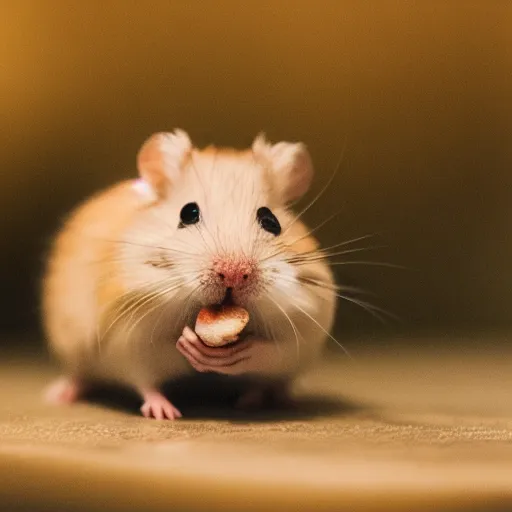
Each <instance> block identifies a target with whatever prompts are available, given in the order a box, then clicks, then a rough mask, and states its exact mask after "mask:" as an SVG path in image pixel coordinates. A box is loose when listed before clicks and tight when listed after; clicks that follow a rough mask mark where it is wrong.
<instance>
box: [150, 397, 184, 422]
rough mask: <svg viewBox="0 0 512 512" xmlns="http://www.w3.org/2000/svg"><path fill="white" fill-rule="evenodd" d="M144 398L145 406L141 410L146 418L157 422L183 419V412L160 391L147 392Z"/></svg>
mask: <svg viewBox="0 0 512 512" xmlns="http://www.w3.org/2000/svg"><path fill="white" fill-rule="evenodd" d="M143 396H144V404H143V405H142V407H141V408H140V410H141V412H142V414H143V415H144V417H146V418H155V419H157V420H165V419H168V420H175V419H176V418H181V412H180V411H179V410H178V409H176V407H174V405H172V404H171V402H169V400H167V398H165V396H163V395H162V394H161V393H159V392H158V391H147V392H145V393H143Z"/></svg>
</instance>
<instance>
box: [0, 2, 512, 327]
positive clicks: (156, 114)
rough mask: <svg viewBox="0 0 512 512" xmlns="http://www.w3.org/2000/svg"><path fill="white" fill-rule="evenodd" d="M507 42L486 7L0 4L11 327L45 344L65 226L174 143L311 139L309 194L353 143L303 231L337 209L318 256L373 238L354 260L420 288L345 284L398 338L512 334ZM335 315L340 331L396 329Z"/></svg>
mask: <svg viewBox="0 0 512 512" xmlns="http://www.w3.org/2000/svg"><path fill="white" fill-rule="evenodd" d="M511 27H512V3H510V2H507V1H492V0H480V1H462V0H461V1H442V2H441V1H434V0H425V1H423V2H419V1H418V2H406V1H387V0H386V1H385V0H376V1H363V0H353V1H342V0H332V1H328V0H315V1H312V0H311V1H297V0H293V1H292V0H290V1H285V0H274V1H262V0H258V1H247V0H244V1H243V2H242V1H235V0H223V1H218V2H215V1H210V0H196V1H187V2H186V1H181V0H174V1H171V0H169V1H161V2H157V1H148V2H145V1H144V2H143V1H140V2H135V1H129V0H118V1H99V0H97V1H95V0H93V1H90V2H67V1H57V0H53V1H52V0H49V1H46V2H42V1H39V0H34V1H17V2H2V6H1V7H0V72H1V75H0V76H1V80H0V119H1V125H0V126H1V128H2V135H1V144H0V169H1V172H0V214H1V216H2V219H3V222H2V223H1V225H0V239H1V241H2V251H1V253H0V254H1V257H0V282H1V283H2V289H1V291H2V295H1V297H2V298H1V311H2V313H1V327H3V328H5V329H16V330H18V329H21V330H23V329H27V328H36V327H37V308H38V305H37V295H36V292H37V286H38V277H39V273H40V268H41V265H40V262H41V257H42V253H43V250H44V248H45V246H46V243H47V240H48V237H49V235H50V234H51V233H52V232H53V231H54V230H55V229H56V227H57V223H58V219H59V218H60V217H61V216H62V215H63V214H64V213H65V212H66V211H67V210H68V209H69V208H71V207H72V206H73V205H74V204H75V203H76V202H77V201H79V200H81V199H82V198H84V197H85V196H87V195H88V194H89V193H91V192H92V191H94V190H96V189H98V188H99V187H102V186H105V185H108V184H110V183H112V182H114V181H116V180H118V179H122V178H125V177H127V176H131V175H133V174H134V172H135V168H134V160H135V154H136V151H137V150H138V147H139V145H140V144H141V143H142V141H143V140H144V139H145V138H146V137H147V136H148V135H149V134H150V133H152V132H154V131H157V130H165V129H172V128H173V127H176V126H179V127H182V128H184V129H186V130H187V131H189V133H190V134H191V136H192V138H193V139H194V140H195V141H196V142H197V143H198V144H200V145H203V144H207V143H210V142H214V143H217V144H231V145H235V146H240V147H241V146H245V145H247V144H249V143H250V142H251V140H252V138H253V136H254V135H255V134H256V133H257V132H258V131H260V130H261V129H264V130H265V131H266V132H267V133H268V135H269V137H270V138H271V139H273V140H279V139H298V140H303V141H305V142H306V143H307V144H308V145H309V147H310V149H311V152H312V154H313V157H314V160H315V162H316V165H317V169H318V180H317V182H316V184H315V190H314V191H316V190H319V189H320V188H321V186H322V185H323V184H324V183H325V182H326V180H327V179H328V177H329V175H330V173H331V172H332V170H333V167H334V166H335V163H336V161H337V159H338V156H339V153H340V150H341V147H342V143H343V140H344V138H345V136H348V139H347V140H348V144H347V148H348V150H347V155H346V158H345V160H344V163H343V165H342V168H341V171H340V172H339V174H338V176H337V178H336V181H335V184H334V186H333V187H331V188H330V189H329V191H328V193H326V194H325V196H324V197H323V199H322V201H320V202H319V203H317V204H316V205H315V206H314V207H313V208H312V209H311V211H310V212H308V214H307V215H306V220H307V221H308V222H309V223H310V224H312V225H316V224H317V223H318V222H320V221H321V220H322V219H324V218H325V217H326V216H328V215H329V214H331V213H332V212H334V211H335V210H336V209H337V208H338V205H339V204H343V205H344V210H343V212H344V213H343V214H342V215H341V216H340V217H339V219H338V220H337V221H334V222H332V223H330V224H329V225H328V226H326V228H324V229H322V230H321V231H320V232H319V236H320V238H321V240H322V241H323V242H325V243H327V244H330V243H335V242H338V241H341V240H344V239H348V238H351V237H355V236H359V235H364V234H366V233H371V232H375V231H380V232H382V235H381V237H380V239H379V240H378V241H377V243H378V244H381V243H384V244H386V245H387V246H388V248H387V249H381V250H378V251H376V252H375V254H373V253H371V252H370V253H369V254H368V255H366V254H365V253H362V254H356V255H355V258H351V259H357V258H360V259H373V260H381V261H382V260H383V261H391V262H394V263H398V264H404V265H407V266H409V267H411V268H412V269H413V270H410V271H402V270H400V271H398V270H390V269H381V268H377V267H369V268H364V267H359V268H358V267H356V266H350V267H343V269H344V272H343V274H341V273H340V278H342V277H343V278H345V279H348V280H349V281H350V282H351V283H355V284H358V285H360V286H363V287H367V288H369V289H371V290H374V291H376V292H377V293H378V294H379V296H380V297H379V298H378V299H377V303H378V304H379V305H381V306H384V307H386V308H389V309H390V310H392V311H393V312H395V313H397V314H398V315H400V316H401V317H402V318H403V320H404V324H402V325H400V324H394V325H392V327H391V329H392V330H393V331H394V332H397V330H398V331H400V330H402V329H405V330H404V332H409V330H410V329H411V328H414V329H418V330H420V329H437V330H441V331H448V330H450V329H453V328H457V329H459V328H461V329H476V328H485V329H489V328H503V327H507V326H510V325H511V324H512V315H511V314H510V305H511V304H512V270H511V268H512V258H511V257H512V239H511V237H510V233H511V232H512V212H511V208H512V206H510V199H511V196H512V193H511V185H512V174H511V173H512V165H511V164H512V161H511V160H512V158H511V157H512V149H511V148H512V144H511V125H512V74H511V72H512V62H511V58H512V30H511ZM313 195H314V194H312V195H311V197H312V196H313ZM370 245H371V243H370ZM340 268H341V267H338V270H339V269H340ZM340 306H342V307H341V310H340V322H341V323H342V324H344V325H346V328H347V329H350V330H352V331H355V332H362V330H363V329H365V328H366V327H369V328H370V329H371V330H373V331H374V332H376V333H377V332H384V331H380V330H382V329H384V330H386V329H389V327H381V326H380V324H378V323H376V322H375V321H374V320H373V319H372V318H371V317H369V316H367V315H365V314H364V312H363V314H362V315H360V314H357V315H356V313H357V310H356V309H354V308H353V307H352V306H351V305H349V304H340Z"/></svg>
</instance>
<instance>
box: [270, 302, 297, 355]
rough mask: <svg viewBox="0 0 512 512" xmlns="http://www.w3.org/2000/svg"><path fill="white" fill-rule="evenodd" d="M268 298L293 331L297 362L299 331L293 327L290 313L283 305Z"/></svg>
mask: <svg viewBox="0 0 512 512" xmlns="http://www.w3.org/2000/svg"><path fill="white" fill-rule="evenodd" d="M268 298H269V299H270V300H271V301H272V302H273V303H274V304H275V305H276V306H277V308H278V309H279V310H280V311H281V313H283V315H284V317H285V318H286V320H287V321H288V323H289V324H290V326H291V328H292V330H293V333H294V335H295V343H296V347H297V362H298V361H299V360H300V343H299V332H298V331H297V328H296V327H295V324H294V323H293V320H292V319H291V318H290V315H288V313H287V312H286V311H285V310H284V309H283V307H282V306H281V305H280V304H279V303H278V302H277V301H275V300H274V299H273V298H272V297H270V296H268Z"/></svg>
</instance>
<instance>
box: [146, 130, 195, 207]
mask: <svg viewBox="0 0 512 512" xmlns="http://www.w3.org/2000/svg"><path fill="white" fill-rule="evenodd" d="M191 152H192V143H191V141H190V138H189V136H188V135H187V133H185V132H184V131H182V130H174V131H173V132H159V133H155V134H153V135H151V137H149V138H148V139H147V140H146V141H145V142H144V144H143V145H142V147H141V148H140V150H139V153H138V155H137V167H138V170H139V174H140V177H141V178H142V179H143V180H144V182H145V183H147V184H148V185H149V186H150V187H151V188H152V189H153V192H154V193H155V194H156V195H157V196H158V197H163V196H164V195H165V194H166V192H167V189H168V186H169V185H170V184H171V183H172V182H173V181H175V180H176V179H177V178H178V176H179V175H180V172H181V170H182V168H183V164H184V163H185V161H186V159H187V158H188V157H189V156H190V153H191Z"/></svg>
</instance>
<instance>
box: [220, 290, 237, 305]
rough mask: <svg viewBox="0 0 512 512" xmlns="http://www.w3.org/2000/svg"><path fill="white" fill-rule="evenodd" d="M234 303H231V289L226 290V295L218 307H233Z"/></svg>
mask: <svg viewBox="0 0 512 512" xmlns="http://www.w3.org/2000/svg"><path fill="white" fill-rule="evenodd" d="M234 305H235V303H234V301H233V288H226V295H224V298H223V299H222V301H221V303H220V304H219V306H234Z"/></svg>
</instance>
